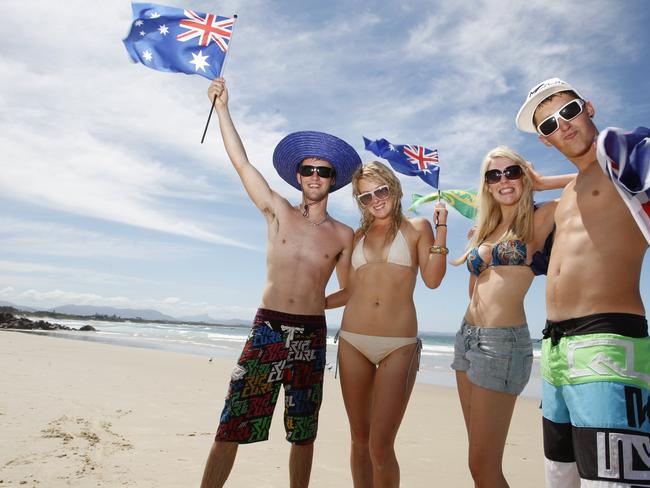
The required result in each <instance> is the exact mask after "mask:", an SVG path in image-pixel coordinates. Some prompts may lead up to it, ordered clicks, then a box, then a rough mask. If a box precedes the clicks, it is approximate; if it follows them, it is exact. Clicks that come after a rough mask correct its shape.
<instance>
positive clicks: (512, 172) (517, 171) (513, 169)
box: [485, 164, 524, 185]
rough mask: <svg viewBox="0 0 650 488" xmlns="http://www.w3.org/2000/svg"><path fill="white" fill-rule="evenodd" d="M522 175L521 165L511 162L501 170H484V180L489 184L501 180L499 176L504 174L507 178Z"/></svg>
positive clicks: (516, 177)
mask: <svg viewBox="0 0 650 488" xmlns="http://www.w3.org/2000/svg"><path fill="white" fill-rule="evenodd" d="M523 175H524V171H523V170H522V169H521V166H519V165H518V164H513V165H512V166H508V167H507V168H505V169H504V170H503V171H501V170H500V169H491V170H489V171H486V172H485V181H486V182H487V183H488V184H489V185H493V184H495V183H498V182H499V181H501V176H505V177H506V178H508V179H509V180H518V179H519V178H521V177H522V176H523Z"/></svg>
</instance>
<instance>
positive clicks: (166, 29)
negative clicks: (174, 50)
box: [158, 24, 169, 36]
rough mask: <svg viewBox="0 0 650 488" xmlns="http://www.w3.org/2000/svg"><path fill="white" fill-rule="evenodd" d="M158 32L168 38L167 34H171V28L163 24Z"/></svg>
mask: <svg viewBox="0 0 650 488" xmlns="http://www.w3.org/2000/svg"><path fill="white" fill-rule="evenodd" d="M158 32H160V33H161V34H162V35H163V36H166V35H167V34H169V28H168V27H167V26H166V25H165V24H163V25H161V26H160V27H158Z"/></svg>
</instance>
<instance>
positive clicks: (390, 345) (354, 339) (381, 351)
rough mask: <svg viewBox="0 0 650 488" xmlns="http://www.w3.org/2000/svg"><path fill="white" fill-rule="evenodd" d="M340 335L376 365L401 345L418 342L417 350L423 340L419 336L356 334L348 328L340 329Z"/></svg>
mask: <svg viewBox="0 0 650 488" xmlns="http://www.w3.org/2000/svg"><path fill="white" fill-rule="evenodd" d="M339 336H340V337H341V338H342V339H345V342H347V343H348V344H350V345H351V346H353V347H354V348H355V349H356V350H358V351H359V352H360V353H361V354H363V355H364V356H365V357H366V359H368V361H370V362H371V363H373V364H375V365H377V364H379V363H380V362H381V361H382V360H383V359H384V358H386V356H388V355H389V354H390V353H392V352H393V351H395V350H397V349H399V348H400V347H404V346H408V345H409V344H418V347H417V348H416V351H417V352H419V350H420V349H421V347H422V345H421V341H420V339H418V338H417V337H386V336H372V335H366V334H356V333H354V332H348V331H346V330H340V331H339Z"/></svg>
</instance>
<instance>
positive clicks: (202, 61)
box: [190, 50, 210, 73]
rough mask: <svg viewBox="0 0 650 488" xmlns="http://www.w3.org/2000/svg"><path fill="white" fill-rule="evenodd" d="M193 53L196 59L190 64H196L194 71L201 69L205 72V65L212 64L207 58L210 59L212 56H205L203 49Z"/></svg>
mask: <svg viewBox="0 0 650 488" xmlns="http://www.w3.org/2000/svg"><path fill="white" fill-rule="evenodd" d="M191 54H192V57H193V58H194V59H192V61H190V64H193V65H194V71H198V70H199V69H200V70H201V71H203V72H204V73H205V67H206V66H210V63H208V62H206V59H208V58H209V57H210V56H203V50H201V51H199V54H194V53H191Z"/></svg>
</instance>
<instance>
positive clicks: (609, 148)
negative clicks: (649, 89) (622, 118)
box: [597, 127, 650, 243]
mask: <svg viewBox="0 0 650 488" xmlns="http://www.w3.org/2000/svg"><path fill="white" fill-rule="evenodd" d="M597 155H598V163H600V166H601V167H602V168H603V171H604V172H605V174H606V175H607V176H609V177H610V178H611V179H612V181H613V182H614V186H615V187H616V190H617V191H618V193H619V194H620V195H621V197H622V198H623V201H624V202H625V203H626V204H627V206H628V208H629V209H630V212H632V216H633V217H634V220H636V223H637V224H638V226H639V228H640V229H641V232H642V233H643V235H644V237H645V238H646V241H648V243H650V129H648V128H646V127H637V129H636V130H635V131H634V132H625V131H623V130H622V129H617V128H614V127H608V128H607V129H605V130H604V131H602V132H601V133H600V134H599V135H598V142H597Z"/></svg>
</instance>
